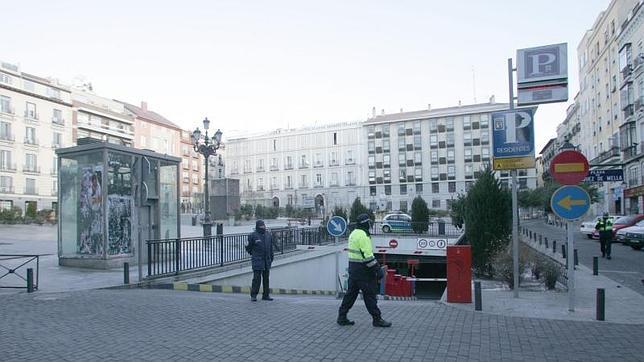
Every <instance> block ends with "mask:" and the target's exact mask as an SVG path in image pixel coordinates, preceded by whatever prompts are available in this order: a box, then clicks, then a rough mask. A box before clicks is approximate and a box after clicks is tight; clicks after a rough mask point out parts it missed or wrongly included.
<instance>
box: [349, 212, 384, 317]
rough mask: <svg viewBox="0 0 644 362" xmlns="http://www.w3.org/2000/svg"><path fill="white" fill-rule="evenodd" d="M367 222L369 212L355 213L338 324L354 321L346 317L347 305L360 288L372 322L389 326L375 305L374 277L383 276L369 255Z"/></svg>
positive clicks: (375, 286)
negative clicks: (354, 227)
mask: <svg viewBox="0 0 644 362" xmlns="http://www.w3.org/2000/svg"><path fill="white" fill-rule="evenodd" d="M370 223H371V220H370V219H369V215H367V214H361V215H359V216H358V220H357V225H356V229H355V230H353V231H352V232H351V234H350V235H349V246H348V253H349V285H348V287H347V293H346V294H345V295H344V298H342V304H341V305H340V310H339V311H338V320H337V322H338V324H339V325H341V326H349V325H353V324H355V322H354V321H352V320H349V319H348V318H347V313H349V309H351V307H353V304H354V303H355V301H356V298H358V293H359V292H360V291H362V297H363V298H364V304H365V306H366V307H367V311H369V314H371V317H372V318H373V323H372V324H373V326H374V327H391V323H390V322H387V321H386V320H384V319H382V315H381V313H380V309H379V308H378V299H377V297H376V295H377V293H378V280H379V279H382V278H383V276H384V273H383V271H382V269H381V268H380V266H379V265H378V261H377V260H376V258H375V257H374V256H373V246H372V244H371V233H370V232H369V229H370V227H371V224H370Z"/></svg>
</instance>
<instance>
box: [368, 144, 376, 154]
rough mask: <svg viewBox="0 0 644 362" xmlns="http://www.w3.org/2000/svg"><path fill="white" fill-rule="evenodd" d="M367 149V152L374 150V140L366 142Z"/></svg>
mask: <svg viewBox="0 0 644 362" xmlns="http://www.w3.org/2000/svg"><path fill="white" fill-rule="evenodd" d="M367 151H369V153H374V152H376V143H375V142H374V141H369V142H367Z"/></svg>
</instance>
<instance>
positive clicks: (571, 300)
mask: <svg viewBox="0 0 644 362" xmlns="http://www.w3.org/2000/svg"><path fill="white" fill-rule="evenodd" d="M567 224H568V240H567V241H568V253H567V254H566V255H567V256H568V263H566V264H568V310H569V311H571V312H574V311H575V263H574V261H573V260H572V259H573V258H572V257H571V256H572V254H573V251H574V250H575V240H574V239H573V233H572V230H573V222H572V221H568V223H567Z"/></svg>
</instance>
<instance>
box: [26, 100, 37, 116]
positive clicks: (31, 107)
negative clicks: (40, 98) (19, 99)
mask: <svg viewBox="0 0 644 362" xmlns="http://www.w3.org/2000/svg"><path fill="white" fill-rule="evenodd" d="M25 108H26V109H25V117H27V118H31V119H38V114H37V113H36V104H34V103H31V102H27V105H26V107H25Z"/></svg>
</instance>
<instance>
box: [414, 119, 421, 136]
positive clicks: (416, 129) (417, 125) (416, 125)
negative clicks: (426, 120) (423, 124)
mask: <svg viewBox="0 0 644 362" xmlns="http://www.w3.org/2000/svg"><path fill="white" fill-rule="evenodd" d="M414 134H415V135H419V134H420V121H416V122H414Z"/></svg>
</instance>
